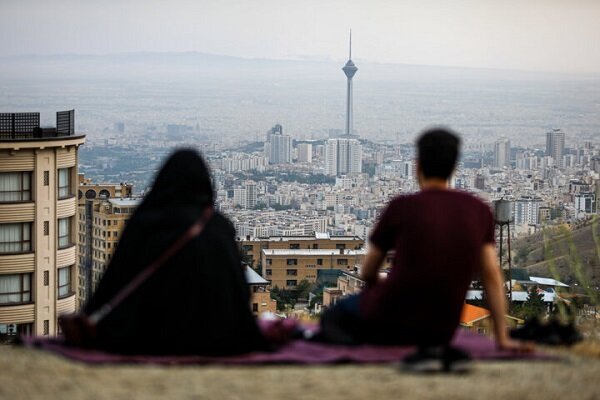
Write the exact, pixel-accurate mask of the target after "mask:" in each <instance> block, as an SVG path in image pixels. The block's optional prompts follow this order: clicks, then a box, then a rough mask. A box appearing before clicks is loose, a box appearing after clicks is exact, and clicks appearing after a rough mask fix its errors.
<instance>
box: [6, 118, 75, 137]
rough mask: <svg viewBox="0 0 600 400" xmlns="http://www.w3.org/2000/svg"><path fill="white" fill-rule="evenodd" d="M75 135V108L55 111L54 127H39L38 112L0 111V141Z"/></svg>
mask: <svg viewBox="0 0 600 400" xmlns="http://www.w3.org/2000/svg"><path fill="white" fill-rule="evenodd" d="M69 136H72V137H75V136H83V135H75V110H69V111H59V112H57V113H56V127H41V126H40V113H39V112H27V113H0V141H29V140H35V141H38V140H53V139H62V138H65V137H69Z"/></svg>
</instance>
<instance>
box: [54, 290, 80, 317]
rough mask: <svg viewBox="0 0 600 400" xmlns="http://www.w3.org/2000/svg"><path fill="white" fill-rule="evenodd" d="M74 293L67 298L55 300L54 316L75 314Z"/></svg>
mask: <svg viewBox="0 0 600 400" xmlns="http://www.w3.org/2000/svg"><path fill="white" fill-rule="evenodd" d="M76 297H77V296H75V292H73V293H71V295H69V296H67V297H63V298H61V299H58V300H56V315H57V316H59V317H60V316H61V315H63V314H71V313H74V312H75V298H76Z"/></svg>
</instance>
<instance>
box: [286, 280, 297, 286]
mask: <svg viewBox="0 0 600 400" xmlns="http://www.w3.org/2000/svg"><path fill="white" fill-rule="evenodd" d="M285 284H286V286H297V285H298V281H297V280H295V279H288V280H287V281H285Z"/></svg>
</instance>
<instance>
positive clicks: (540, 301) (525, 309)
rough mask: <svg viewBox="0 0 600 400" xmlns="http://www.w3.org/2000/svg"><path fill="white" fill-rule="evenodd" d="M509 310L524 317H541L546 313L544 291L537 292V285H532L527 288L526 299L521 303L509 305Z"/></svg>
mask: <svg viewBox="0 0 600 400" xmlns="http://www.w3.org/2000/svg"><path fill="white" fill-rule="evenodd" d="M510 312H511V314H514V315H515V316H517V317H519V318H524V319H528V318H534V317H542V316H543V315H544V314H545V313H546V303H544V293H543V292H539V293H538V290H537V287H535V286H532V287H531V288H529V291H528V296H527V300H525V301H524V302H523V303H522V304H519V305H514V306H513V307H511V310H510Z"/></svg>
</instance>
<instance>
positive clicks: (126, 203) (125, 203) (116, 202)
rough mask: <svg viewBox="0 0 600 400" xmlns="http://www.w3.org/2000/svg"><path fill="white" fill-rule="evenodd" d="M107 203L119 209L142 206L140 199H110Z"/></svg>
mask: <svg viewBox="0 0 600 400" xmlns="http://www.w3.org/2000/svg"><path fill="white" fill-rule="evenodd" d="M107 201H108V202H109V203H111V204H112V205H113V206H117V207H137V206H138V205H139V204H140V202H141V199H138V198H127V199H108V200H107Z"/></svg>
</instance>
